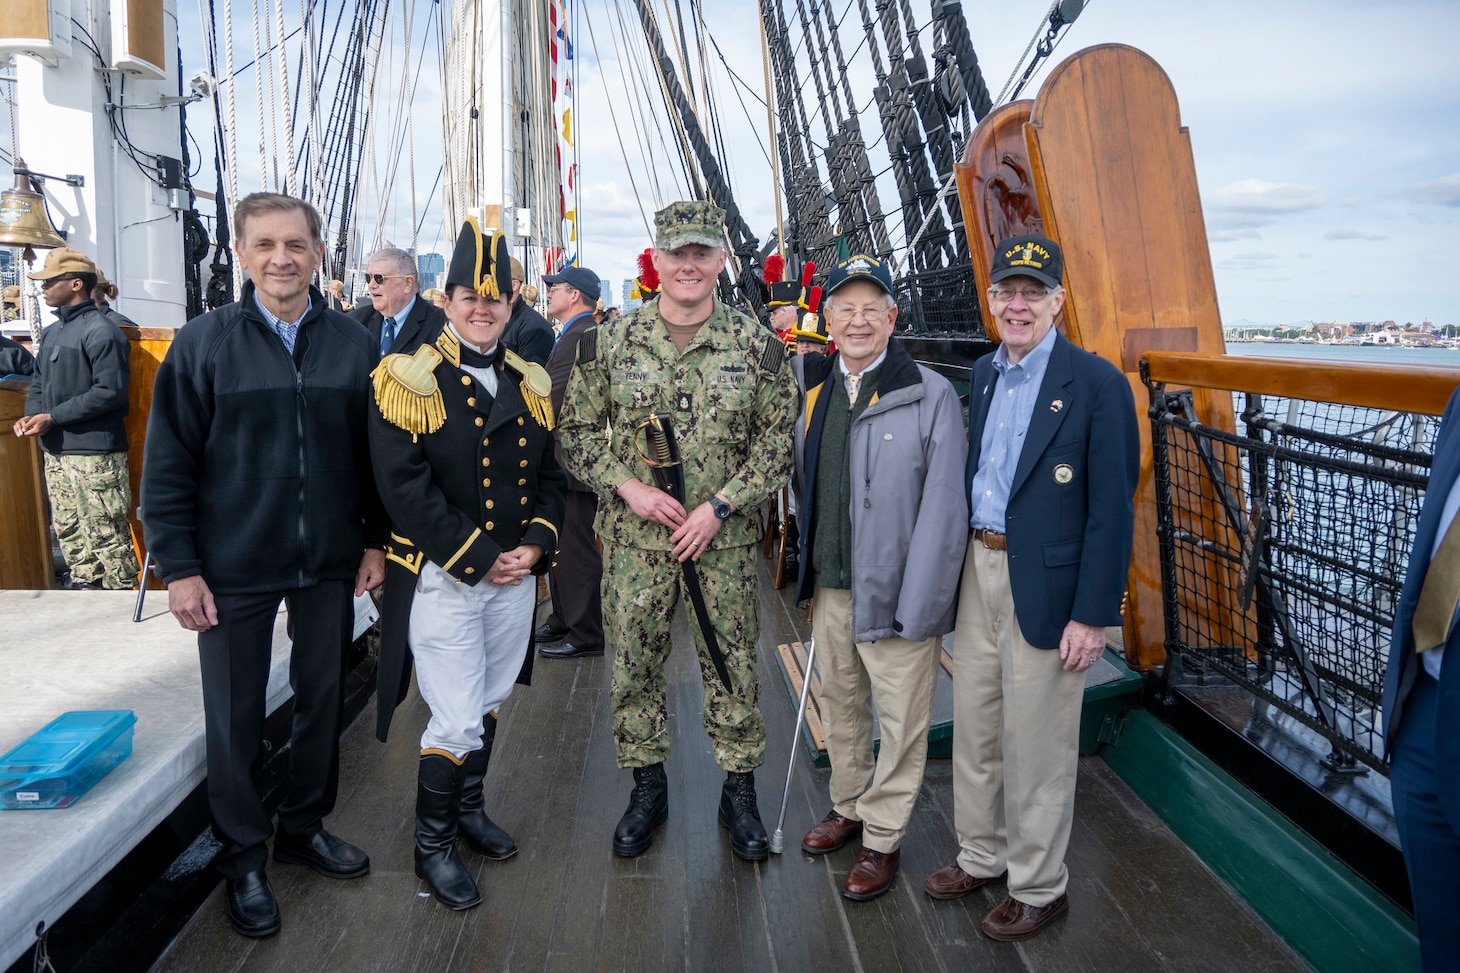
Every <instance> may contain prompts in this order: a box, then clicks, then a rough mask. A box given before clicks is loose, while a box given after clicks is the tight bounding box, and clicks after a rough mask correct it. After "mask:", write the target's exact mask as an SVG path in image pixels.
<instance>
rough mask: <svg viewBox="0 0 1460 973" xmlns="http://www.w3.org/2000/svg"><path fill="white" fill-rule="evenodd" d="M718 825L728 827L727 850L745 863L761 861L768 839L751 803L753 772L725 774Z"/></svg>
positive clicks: (767, 852) (754, 806)
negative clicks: (728, 846) (728, 844)
mask: <svg viewBox="0 0 1460 973" xmlns="http://www.w3.org/2000/svg"><path fill="white" fill-rule="evenodd" d="M720 827H722V828H729V829H730V850H731V851H733V852H735V856H736V857H737V858H743V859H745V860H746V861H748V862H759V861H765V859H766V857H767V856H768V855H769V854H770V850H771V842H770V838H769V837H767V835H766V833H765V825H763V824H761V823H760V808H759V807H757V806H756V803H755V774H754V773H749V774H737V773H736V772H735V771H733V770H732V771H730V772H729V773H727V774H726V775H725V786H724V787H722V788H721V789H720Z"/></svg>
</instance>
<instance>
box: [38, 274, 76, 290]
mask: <svg viewBox="0 0 1460 973" xmlns="http://www.w3.org/2000/svg"><path fill="white" fill-rule="evenodd" d="M75 279H76V278H75V277H71V276H62V277H52V278H51V279H50V280H43V281H41V290H43V291H48V290H50V289H51V288H52V287H55V286H56V285H57V284H64V283H65V282H66V281H68V280H75Z"/></svg>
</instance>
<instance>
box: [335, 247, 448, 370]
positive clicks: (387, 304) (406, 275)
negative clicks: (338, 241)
mask: <svg viewBox="0 0 1460 973" xmlns="http://www.w3.org/2000/svg"><path fill="white" fill-rule="evenodd" d="M417 274H418V271H417V270H416V261H415V259H414V258H413V257H412V256H411V255H410V254H408V253H406V252H405V251H404V250H401V249H398V248H396V247H386V248H385V249H383V250H377V251H375V252H374V253H372V254H371V255H370V262H369V263H368V264H366V265H365V283H366V284H367V285H368V287H369V289H370V303H369V304H366V305H364V306H363V307H357V308H356V309H355V310H353V311H351V312H350V317H352V318H354V319H355V320H356V321H359V322H360V323H361V324H363V325H365V327H366V328H367V329H368V330H369V331H370V337H372V338H374V339H375V344H376V347H378V348H379V349H380V354H381V355H382V356H384V355H389V354H392V353H394V352H398V351H400V350H402V349H403V348H407V347H411V348H414V347H417V346H419V345H422V344H430V343H431V342H433V341H435V340H436V336H437V335H439V334H440V333H441V329H442V328H444V327H445V326H446V315H445V313H443V312H442V310H441V309H440V308H439V307H437V306H436V305H434V304H432V303H431V302H430V301H427V300H424V299H423V298H421V296H420V295H419V294H418V293H417V291H418V290H419V287H420V283H421V282H420V280H419V279H418V277H417Z"/></svg>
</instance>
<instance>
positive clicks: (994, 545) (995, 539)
mask: <svg viewBox="0 0 1460 973" xmlns="http://www.w3.org/2000/svg"><path fill="white" fill-rule="evenodd" d="M973 539H974V540H976V541H983V546H984V547H987V548H988V549H989V550H991V551H1007V550H1008V549H1009V535H1008V534H1000V533H999V532H998V531H993V530H982V529H980V530H976V531H974V532H973Z"/></svg>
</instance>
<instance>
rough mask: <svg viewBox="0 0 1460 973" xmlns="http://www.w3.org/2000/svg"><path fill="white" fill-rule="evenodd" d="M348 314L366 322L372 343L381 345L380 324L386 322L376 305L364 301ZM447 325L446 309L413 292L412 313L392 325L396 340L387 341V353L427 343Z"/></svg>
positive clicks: (361, 321) (377, 345) (376, 345)
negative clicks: (414, 294) (388, 346)
mask: <svg viewBox="0 0 1460 973" xmlns="http://www.w3.org/2000/svg"><path fill="white" fill-rule="evenodd" d="M350 317H352V318H354V319H355V320H356V321H359V322H360V323H361V324H363V325H365V328H366V330H368V331H369V332H370V337H372V338H374V339H375V347H376V348H379V347H380V328H381V326H382V325H383V324H384V323H385V317H384V315H382V314H381V313H380V312H379V311H377V310H375V306H374V305H373V304H371V303H370V302H369V301H366V302H365V304H364V306H363V307H357V308H355V310H353V311H351V312H350ZM444 327H446V312H445V311H443V310H441V309H440V308H439V307H437V306H436V305H434V304H432V303H431V302H430V301H428V300H426V299H425V298H424V297H422V296H421V295H420V294H417V295H416V303H415V304H413V305H411V315H410V317H408V318H406V319H405V320H404V321H403V322H401V323H400V324H398V325H397V326H396V329H395V340H394V341H392V342H391V343H390V348H389V350H388V351H387V352H386V354H395V353H396V352H399V351H401V350H402V349H404V348H406V347H407V346H410V347H416V346H419V345H423V344H430V343H431V342H433V341H435V340H436V336H437V335H439V334H440V333H441V329H442V328H444Z"/></svg>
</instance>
